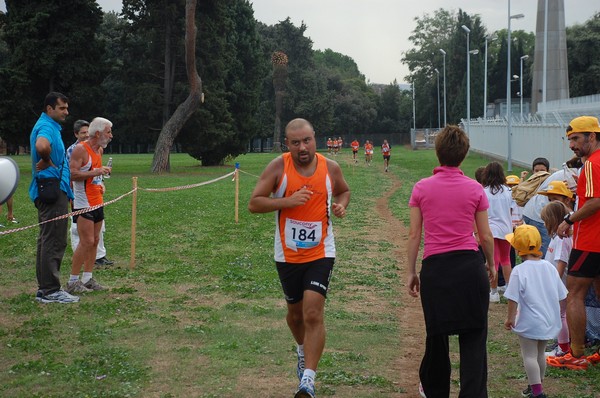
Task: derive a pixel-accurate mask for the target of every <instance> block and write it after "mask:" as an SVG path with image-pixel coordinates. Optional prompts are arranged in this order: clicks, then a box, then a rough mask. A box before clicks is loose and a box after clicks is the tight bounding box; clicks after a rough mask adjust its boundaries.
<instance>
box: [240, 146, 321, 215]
mask: <svg viewBox="0 0 600 398" xmlns="http://www.w3.org/2000/svg"><path fill="white" fill-rule="evenodd" d="M282 174H283V159H282V158H281V157H278V158H276V159H274V160H272V161H271V163H269V164H268V165H267V167H266V168H265V170H264V171H263V173H262V174H261V175H260V178H259V180H258V182H257V183H256V187H254V191H253V192H252V196H251V197H250V201H249V202H248V210H249V211H250V212H251V213H269V212H271V211H275V210H281V209H285V208H290V207H296V206H301V205H303V204H304V203H306V202H307V201H308V200H309V199H310V197H311V196H312V192H311V191H310V190H308V189H306V188H303V189H301V190H299V191H296V192H294V193H293V194H292V195H291V196H287V197H283V198H273V197H271V193H272V192H273V191H274V190H275V189H276V188H277V183H278V182H279V178H280V177H281V175H282Z"/></svg>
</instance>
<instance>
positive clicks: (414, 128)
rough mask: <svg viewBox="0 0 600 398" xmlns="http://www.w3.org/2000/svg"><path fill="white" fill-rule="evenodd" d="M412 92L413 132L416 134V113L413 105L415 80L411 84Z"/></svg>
mask: <svg viewBox="0 0 600 398" xmlns="http://www.w3.org/2000/svg"><path fill="white" fill-rule="evenodd" d="M412 94H413V98H412V99H413V131H414V134H417V114H416V107H415V82H413V84H412Z"/></svg>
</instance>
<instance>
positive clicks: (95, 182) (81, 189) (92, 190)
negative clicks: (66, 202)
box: [73, 142, 104, 209]
mask: <svg viewBox="0 0 600 398" xmlns="http://www.w3.org/2000/svg"><path fill="white" fill-rule="evenodd" d="M80 145H83V147H84V148H85V150H86V151H87V153H88V161H87V163H86V164H85V165H83V167H81V168H80V170H81V171H91V170H94V169H99V168H101V167H102V158H101V157H100V155H99V154H97V153H96V152H94V150H93V149H92V148H91V147H90V145H89V144H88V143H87V142H82V143H81V144H80ZM73 194H74V196H75V199H74V203H73V206H74V208H75V209H85V208H88V207H91V206H96V205H99V204H102V203H103V201H104V200H103V197H102V176H96V177H89V178H86V179H85V180H83V181H73Z"/></svg>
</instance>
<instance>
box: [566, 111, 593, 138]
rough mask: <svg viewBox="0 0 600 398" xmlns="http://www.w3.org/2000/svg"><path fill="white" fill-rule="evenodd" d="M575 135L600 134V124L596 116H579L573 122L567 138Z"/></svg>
mask: <svg viewBox="0 0 600 398" xmlns="http://www.w3.org/2000/svg"><path fill="white" fill-rule="evenodd" d="M574 133H600V122H598V118H595V117H594V116H579V117H576V118H575V119H573V120H571V123H569V127H568V128H567V137H568V136H570V135H571V134H574Z"/></svg>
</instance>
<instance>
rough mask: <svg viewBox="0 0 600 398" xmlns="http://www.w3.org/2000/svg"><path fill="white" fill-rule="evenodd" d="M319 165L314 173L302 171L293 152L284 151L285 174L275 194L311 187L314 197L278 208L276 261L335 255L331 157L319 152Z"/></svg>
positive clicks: (295, 260) (307, 259) (310, 259)
mask: <svg viewBox="0 0 600 398" xmlns="http://www.w3.org/2000/svg"><path fill="white" fill-rule="evenodd" d="M315 156H316V157H317V168H316V170H315V172H314V174H313V175H312V176H310V177H304V176H302V175H300V174H299V173H298V172H297V171H296V168H295V167H294V162H293V160H292V157H291V155H290V154H289V153H285V154H283V155H282V158H283V174H282V176H281V180H280V182H279V185H278V186H277V189H276V190H275V192H273V197H274V198H284V197H289V196H291V195H292V194H293V193H294V192H296V191H298V190H300V189H302V188H307V189H309V190H310V191H312V193H313V194H312V196H311V198H310V199H309V200H308V201H307V202H306V203H305V204H304V205H302V206H297V207H294V208H289V209H288V208H286V209H281V210H279V211H277V212H275V226H276V227H275V261H278V262H286V263H307V262H310V261H314V260H318V259H321V258H325V257H330V258H335V241H334V237H333V226H332V222H331V201H332V196H333V195H332V192H333V186H332V181H331V178H330V177H329V171H328V168H327V159H326V158H325V157H324V156H322V155H320V154H318V153H317V154H315Z"/></svg>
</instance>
